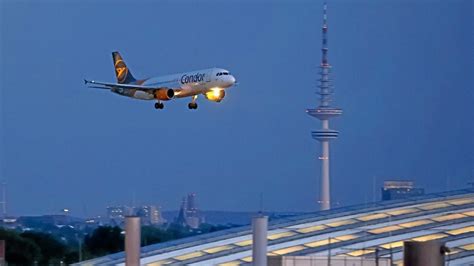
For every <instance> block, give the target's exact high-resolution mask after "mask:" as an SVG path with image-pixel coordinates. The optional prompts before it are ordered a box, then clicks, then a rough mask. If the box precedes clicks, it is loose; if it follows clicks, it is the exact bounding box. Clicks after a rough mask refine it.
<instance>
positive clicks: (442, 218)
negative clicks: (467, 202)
mask: <svg viewBox="0 0 474 266" xmlns="http://www.w3.org/2000/svg"><path fill="white" fill-rule="evenodd" d="M465 217H466V216H465V215H462V214H460V213H453V214H447V215H441V216H437V217H433V218H431V220H434V221H437V222H444V221H449V220H455V219H461V218H465Z"/></svg>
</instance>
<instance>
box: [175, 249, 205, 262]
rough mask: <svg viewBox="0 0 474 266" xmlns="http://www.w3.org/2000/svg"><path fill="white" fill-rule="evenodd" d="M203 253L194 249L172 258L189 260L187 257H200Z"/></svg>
mask: <svg viewBox="0 0 474 266" xmlns="http://www.w3.org/2000/svg"><path fill="white" fill-rule="evenodd" d="M204 254H205V253H203V252H201V251H196V252H192V253H188V254H184V255H181V256H177V257H174V259H175V260H179V261H183V260H189V259H192V258H197V257H201V256H202V255H204Z"/></svg>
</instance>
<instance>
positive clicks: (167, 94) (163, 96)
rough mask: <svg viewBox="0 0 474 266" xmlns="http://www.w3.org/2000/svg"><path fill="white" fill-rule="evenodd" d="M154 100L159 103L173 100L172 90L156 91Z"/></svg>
mask: <svg viewBox="0 0 474 266" xmlns="http://www.w3.org/2000/svg"><path fill="white" fill-rule="evenodd" d="M153 94H154V95H155V99H157V100H161V101H168V100H171V99H173V97H174V90H172V89H159V90H156V91H155V92H154V93H153Z"/></svg>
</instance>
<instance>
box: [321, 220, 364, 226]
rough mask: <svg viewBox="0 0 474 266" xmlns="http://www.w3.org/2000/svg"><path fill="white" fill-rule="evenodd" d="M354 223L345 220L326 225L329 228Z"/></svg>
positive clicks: (353, 221)
mask: <svg viewBox="0 0 474 266" xmlns="http://www.w3.org/2000/svg"><path fill="white" fill-rule="evenodd" d="M356 222H357V221H356V220H353V219H347V220H339V221H335V222H332V223H328V224H326V225H327V226H329V227H339V226H343V225H348V224H353V223H356Z"/></svg>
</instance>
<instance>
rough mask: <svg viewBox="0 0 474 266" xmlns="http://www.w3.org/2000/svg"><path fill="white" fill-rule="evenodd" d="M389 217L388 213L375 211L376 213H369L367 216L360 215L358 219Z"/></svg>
mask: <svg viewBox="0 0 474 266" xmlns="http://www.w3.org/2000/svg"><path fill="white" fill-rule="evenodd" d="M385 217H388V214H385V213H375V214H369V215H365V216H361V217H358V218H357V220H359V221H363V222H367V221H371V220H376V219H382V218H385Z"/></svg>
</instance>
